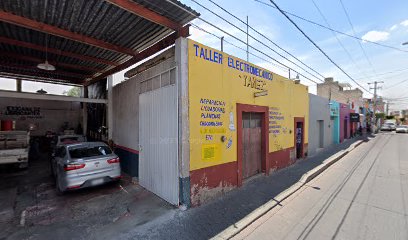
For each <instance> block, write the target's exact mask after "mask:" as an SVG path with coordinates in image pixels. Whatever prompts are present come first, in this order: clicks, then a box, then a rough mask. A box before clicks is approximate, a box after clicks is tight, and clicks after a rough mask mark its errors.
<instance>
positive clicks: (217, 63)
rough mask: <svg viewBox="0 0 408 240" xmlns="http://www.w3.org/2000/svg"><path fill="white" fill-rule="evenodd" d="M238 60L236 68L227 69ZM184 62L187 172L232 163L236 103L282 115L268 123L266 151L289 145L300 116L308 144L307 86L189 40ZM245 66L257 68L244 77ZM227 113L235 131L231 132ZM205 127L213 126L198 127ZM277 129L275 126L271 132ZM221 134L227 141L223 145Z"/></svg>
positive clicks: (292, 144)
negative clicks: (258, 107) (188, 164)
mask: <svg viewBox="0 0 408 240" xmlns="http://www.w3.org/2000/svg"><path fill="white" fill-rule="evenodd" d="M237 61H238V68H239V69H235V68H233V67H232V65H234V66H237ZM188 62H189V67H188V75H189V106H190V108H189V117H190V170H196V169H200V168H205V167H209V166H214V165H218V164H222V163H227V162H232V161H237V130H236V129H237V127H238V126H237V116H236V104H237V103H243V104H250V105H260V106H268V107H269V111H270V117H274V116H279V117H278V118H282V117H283V119H281V120H277V122H276V123H275V124H274V123H272V122H271V119H270V124H269V125H270V128H269V152H274V151H278V150H283V149H287V148H291V147H294V129H293V128H294V117H304V118H305V126H304V131H305V135H304V140H305V143H307V139H308V132H307V129H308V118H309V117H308V113H309V96H308V90H307V87H306V86H304V85H300V84H294V82H293V81H290V80H288V79H287V78H285V77H282V76H279V75H277V74H274V73H271V72H270V71H268V70H265V69H262V68H260V67H257V66H255V65H253V64H249V63H247V62H245V61H243V60H241V59H239V58H236V57H233V56H230V55H228V54H226V53H223V52H220V51H218V50H216V49H213V48H209V47H207V46H204V45H202V44H199V43H197V42H194V41H192V40H189V43H188ZM245 64H247V67H248V68H246V69H249V68H250V67H252V69H258V70H252V71H253V74H251V73H248V72H247V71H245V67H246V65H245ZM241 69H242V70H243V71H241ZM249 71H251V70H250V69H249ZM254 74H256V75H259V76H256V75H254ZM271 79H272V80H271ZM251 82H252V83H255V84H252V85H251ZM263 90H267V91H268V94H267V95H266V96H261V97H256V98H255V97H254V93H255V92H261V91H263ZM210 107H212V109H211V108H210ZM230 112H232V115H233V124H234V126H233V127H235V130H234V128H231V129H230ZM207 114H209V115H207ZM208 124H209V125H212V126H203V125H208ZM273 125H275V126H273ZM276 126H278V127H279V126H280V128H273V127H276ZM274 130H279V133H273V131H274ZM222 136H225V137H226V140H225V141H224V142H223V141H221V137H222Z"/></svg>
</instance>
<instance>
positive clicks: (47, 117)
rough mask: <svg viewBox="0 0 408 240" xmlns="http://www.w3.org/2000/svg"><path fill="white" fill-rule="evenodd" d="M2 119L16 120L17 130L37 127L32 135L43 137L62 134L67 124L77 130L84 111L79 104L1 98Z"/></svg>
mask: <svg viewBox="0 0 408 240" xmlns="http://www.w3.org/2000/svg"><path fill="white" fill-rule="evenodd" d="M7 107H9V108H8V109H9V110H8V109H7ZM2 119H4V120H15V121H16V130H28V129H29V127H30V125H32V126H35V127H34V130H33V131H32V132H31V135H32V136H41V135H44V134H45V132H46V131H52V132H60V131H61V128H62V126H63V125H65V123H67V125H68V128H73V129H76V128H77V127H78V124H79V123H82V109H81V104H80V103H79V102H65V101H47V100H32V99H19V98H0V120H2Z"/></svg>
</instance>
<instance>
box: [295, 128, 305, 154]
mask: <svg viewBox="0 0 408 240" xmlns="http://www.w3.org/2000/svg"><path fill="white" fill-rule="evenodd" d="M295 138H296V141H295V142H296V158H297V159H299V158H302V157H303V122H296V132H295Z"/></svg>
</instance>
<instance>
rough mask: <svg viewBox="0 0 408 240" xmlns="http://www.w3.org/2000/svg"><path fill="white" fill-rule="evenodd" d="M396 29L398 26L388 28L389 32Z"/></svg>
mask: <svg viewBox="0 0 408 240" xmlns="http://www.w3.org/2000/svg"><path fill="white" fill-rule="evenodd" d="M397 27H398V25H397V24H395V25H394V26H392V27H391V28H390V31H394V30H395V29H397Z"/></svg>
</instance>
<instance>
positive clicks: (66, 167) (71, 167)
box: [64, 163, 85, 172]
mask: <svg viewBox="0 0 408 240" xmlns="http://www.w3.org/2000/svg"><path fill="white" fill-rule="evenodd" d="M84 167H85V163H83V164H65V165H64V171H66V172H67V171H72V170H76V169H81V168H84Z"/></svg>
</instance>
